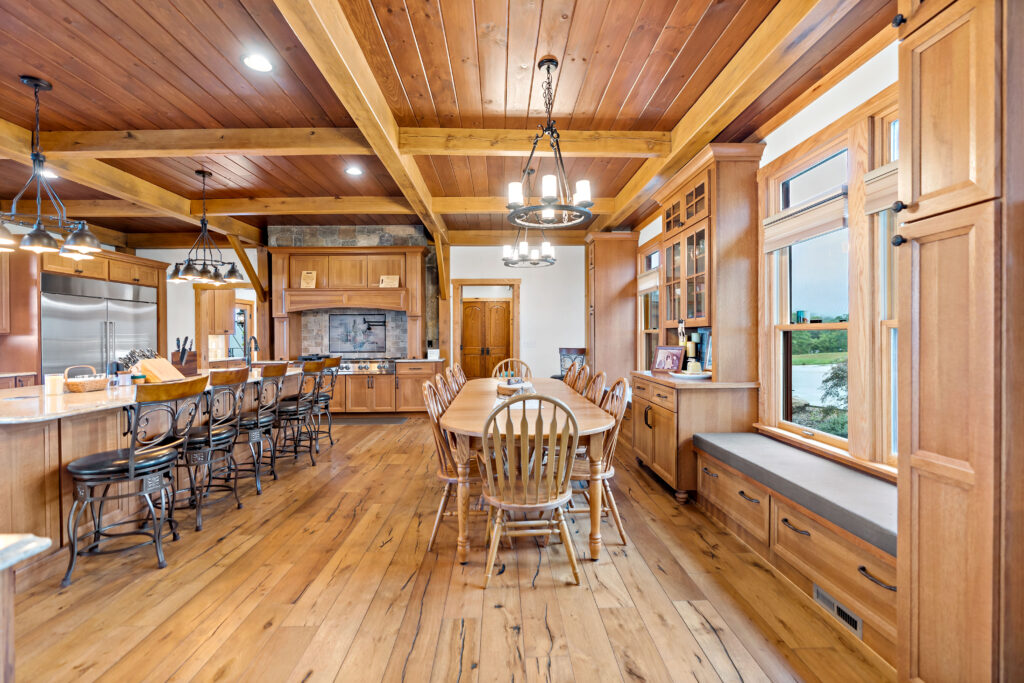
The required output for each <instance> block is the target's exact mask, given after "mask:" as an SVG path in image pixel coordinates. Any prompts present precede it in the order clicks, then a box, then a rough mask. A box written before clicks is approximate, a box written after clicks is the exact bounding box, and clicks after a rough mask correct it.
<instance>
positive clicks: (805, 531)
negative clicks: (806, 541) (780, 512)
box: [782, 517, 811, 536]
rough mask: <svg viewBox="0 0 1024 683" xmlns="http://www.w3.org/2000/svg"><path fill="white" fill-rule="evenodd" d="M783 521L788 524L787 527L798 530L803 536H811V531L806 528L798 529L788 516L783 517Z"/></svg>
mask: <svg viewBox="0 0 1024 683" xmlns="http://www.w3.org/2000/svg"><path fill="white" fill-rule="evenodd" d="M782 523H783V524H784V525H785V526H786V528H787V529H792V530H793V531H795V532H797V533H798V534H800V535H801V536H810V535H811V532H810V531H807V530H805V529H797V528H796V527H795V526H793V525H792V524H790V523H789V519H788V518H786V517H783V518H782Z"/></svg>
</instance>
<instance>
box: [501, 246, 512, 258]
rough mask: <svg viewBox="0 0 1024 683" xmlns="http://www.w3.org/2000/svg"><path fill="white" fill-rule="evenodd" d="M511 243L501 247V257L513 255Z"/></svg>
mask: <svg viewBox="0 0 1024 683" xmlns="http://www.w3.org/2000/svg"><path fill="white" fill-rule="evenodd" d="M513 255H514V254H513V251H512V245H511V244H506V245H505V246H503V247H502V248H501V258H512V256H513Z"/></svg>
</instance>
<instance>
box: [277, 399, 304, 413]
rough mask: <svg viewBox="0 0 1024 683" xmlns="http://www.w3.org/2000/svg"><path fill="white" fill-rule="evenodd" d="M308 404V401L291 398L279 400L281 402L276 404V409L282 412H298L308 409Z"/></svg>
mask: <svg viewBox="0 0 1024 683" xmlns="http://www.w3.org/2000/svg"><path fill="white" fill-rule="evenodd" d="M310 405H311V404H310V402H309V401H297V400H295V399H291V400H288V401H281V404H280V405H279V406H278V410H279V411H280V412H282V413H299V412H302V411H304V410H309V408H310Z"/></svg>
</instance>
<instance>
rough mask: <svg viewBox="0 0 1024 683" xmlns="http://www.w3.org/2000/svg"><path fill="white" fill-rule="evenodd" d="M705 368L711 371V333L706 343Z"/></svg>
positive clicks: (706, 370)
mask: <svg viewBox="0 0 1024 683" xmlns="http://www.w3.org/2000/svg"><path fill="white" fill-rule="evenodd" d="M704 370H705V372H711V335H710V334H708V341H707V343H706V344H704Z"/></svg>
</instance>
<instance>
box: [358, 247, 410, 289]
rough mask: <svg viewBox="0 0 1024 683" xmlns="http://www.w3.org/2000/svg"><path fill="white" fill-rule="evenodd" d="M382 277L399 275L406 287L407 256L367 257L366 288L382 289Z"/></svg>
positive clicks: (384, 255) (402, 284) (399, 284)
mask: <svg viewBox="0 0 1024 683" xmlns="http://www.w3.org/2000/svg"><path fill="white" fill-rule="evenodd" d="M382 275H397V276H398V286H399V287H405V286H406V285H405V254H371V255H369V256H367V257H366V286H367V287H380V278H381V276H382Z"/></svg>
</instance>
